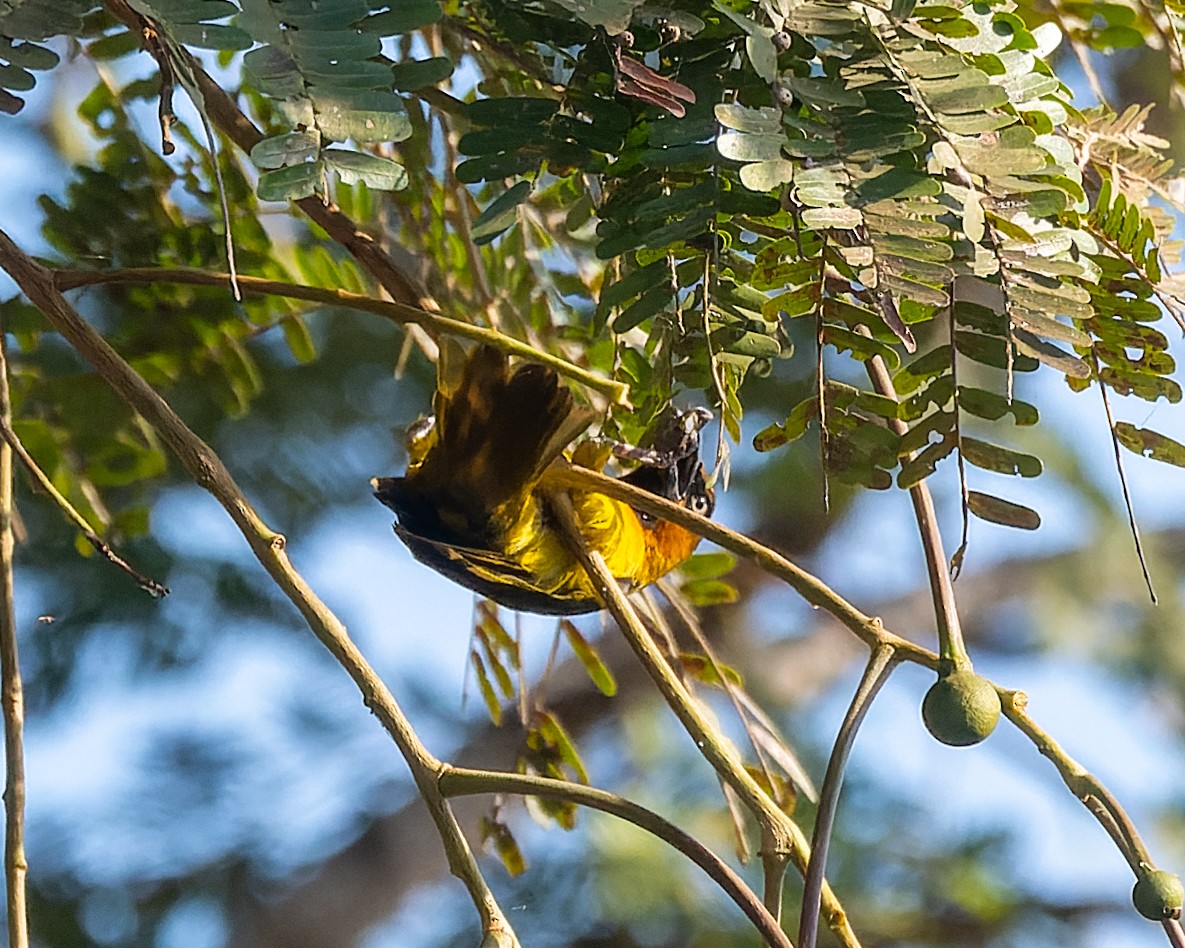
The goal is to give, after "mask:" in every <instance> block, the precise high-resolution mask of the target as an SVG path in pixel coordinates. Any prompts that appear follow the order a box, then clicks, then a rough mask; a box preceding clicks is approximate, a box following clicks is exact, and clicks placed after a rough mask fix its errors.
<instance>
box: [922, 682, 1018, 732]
mask: <svg viewBox="0 0 1185 948" xmlns="http://www.w3.org/2000/svg"><path fill="white" fill-rule="evenodd" d="M922 719H923V720H924V721H925V722H926V730H927V731H929V732H930V733H931V734H932V735H933V736H934V737H935V738H937V739H938V740H940V741H942V743H943V744H950V745H951V746H952V747H966V746H967V745H969V744H978V743H979V742H980V741H982V740H983V739H984V738H986V737H987V736H988V735H989V734H991V733H992V731H994V730H995V729H996V724H997V722H999V720H1000V696H999V695H998V694H996V689H995V688H994V687H993V686H992V684H991V682H989V681H988V680H987V679H986V678H980V677H979V676H978V675H977V674H975V672H973V671H971V669H969V668H958V669H955V670H954V671H953V672H951V673H950V674H948V675H943V676H941V677H940V678H939V679H938V681H936V682H935V683H934V684H933V685H932V686H931V687H930V690H929V691H927V692H926V697H925V699H924V700H923V701H922Z"/></svg>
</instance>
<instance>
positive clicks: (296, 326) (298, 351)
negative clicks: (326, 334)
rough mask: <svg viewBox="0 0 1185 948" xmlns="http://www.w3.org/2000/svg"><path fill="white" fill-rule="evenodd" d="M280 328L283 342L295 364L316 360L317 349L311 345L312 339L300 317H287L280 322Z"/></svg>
mask: <svg viewBox="0 0 1185 948" xmlns="http://www.w3.org/2000/svg"><path fill="white" fill-rule="evenodd" d="M280 327H281V329H283V331H284V340H285V341H286V342H287V343H288V349H289V350H290V351H291V352H292V356H293V358H294V359H296V361H297V362H304V363H308V362H312V361H314V360H315V359H316V358H317V347H316V346H315V345H313V337H312V336H311V335H310V334H309V327H308V326H306V325H305V322H304V320H303V319H301V318H300V316H289V317H287V318H285V319H282V320H280Z"/></svg>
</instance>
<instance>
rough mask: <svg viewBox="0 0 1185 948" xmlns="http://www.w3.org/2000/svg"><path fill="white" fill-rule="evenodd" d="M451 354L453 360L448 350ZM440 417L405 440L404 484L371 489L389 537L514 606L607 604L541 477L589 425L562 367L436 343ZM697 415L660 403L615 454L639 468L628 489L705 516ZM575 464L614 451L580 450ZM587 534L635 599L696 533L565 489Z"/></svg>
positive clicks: (708, 495) (710, 496)
mask: <svg viewBox="0 0 1185 948" xmlns="http://www.w3.org/2000/svg"><path fill="white" fill-rule="evenodd" d="M450 353H451V355H450ZM433 407H434V414H433V415H431V416H429V417H426V418H422V419H421V420H420V421H418V422H417V423H415V424H413V425H412V426H411V427H410V428H409V429H408V432H407V437H406V445H407V449H408V465H407V470H406V472H405V473H404V475H403V476H402V477H376V478H373V479H372V480H371V486H372V487H373V489H374V496H375V497H376V498H377V499H378V500H379V501H381V502H382V503H383V504H385V505H386V506H387V507H389V508H390V509H391V510H392V511H394V513H395V516H396V518H397V521H396V523H395V524H394V530H395V533H396V535H397V536H398V537H399V539H400V540H402V541H403V543H404V544H406V546H407V547H408V549H409V550H410V551H411V553H412V555H413V556H415V558H416V559H418V560H419V561H420V562H422V563H424V564H425V565H427V566H429V567H431V568H432V569H434V570H436V571H437V572H439V573H441V574H443V575H445V576H447V577H448V578H449V579H452V580H454V581H455V582H457V583H459V584H461V585H462V586H465V587H466V588H468V589H471V590H473V591H474V592H476V593H479V594H480V595H482V596H485V597H487V598H489V599H492V600H494V601H495V602H497V603H500V604H501V605H504V606H506V607H508V608H510V609H515V610H518V611H521V612H533V613H539V614H543V615H577V614H580V613H587V612H595V611H597V610H598V609H600V608H601V602H600V600H599V599H598V597H597V594H596V592H595V589H594V585H593V582H592V580H591V579H590V578H589V577H588V575H587V573H586V572H585V570H584V568H583V567H582V566H581V564H580V562H579V561H578V560H577V559H576V557H575V555H574V554H573V552H572V551H571V549H570V547H569V544H568V542H567V541H566V538H565V536H564V535H563V534H562V533H561V531H560V528H559V526H558V523H557V520H556V515H555V513H554V511H553V510H552V508H551V505H550V503H549V500H548V497H547V494H546V493H545V492H544V491H543V490H542V488H541V487H540V478H541V477H542V476H543V474H544V472H545V471H546V470H547V469H548V468H549V467H550V466H551V465H553V464H563V463H568V462H567V458H566V457H565V455H564V451H565V449H566V448H568V447H569V445H571V444H572V442H573V441H575V440H576V439H577V438H578V437H579V436H580V435H581V434H583V432H584V431H585V429H587V428H588V426H589V425H590V424H591V422H592V420H593V418H594V417H595V415H594V412H593V411H592V410H591V409H588V408H585V407H582V406H579V405H577V404H576V402H575V400H574V398H573V396H572V392H571V390H570V389H569V388H568V387H567V385H565V384H564V383H563V382H562V381H561V380H560V379H559V377H558V375H557V374H556V372H555V371H554V370H553V369H552V368H550V367H548V366H544V365H541V364H538V363H535V362H520V363H518V364H517V365H513V366H512V365H511V363H510V360H509V358H508V357H507V355H506V354H505V353H504V352H502V351H501V350H500V349H498V348H496V347H494V346H491V345H488V344H482V345H479V346H477V347H476V348H474V349H472V350H471V351H470V352H469V353H468V354H465V353H464V352H463V351H459V346H457V344H455V343H453V344H450V345H449V346H446V347H442V349H441V357H440V360H439V362H438V366H437V391H436V395H435V398H434V405H433ZM710 419H711V413H710V412H708V411H707V410H706V409H703V408H694V409H691V410H689V411H683V412H680V411H676V410H675V409H673V408H668V409H667V410H666V411H665V412H664V413H662V414H661V415H660V416H659V419H658V421H657V422H656V423H655V424H654V425H653V426H652V428H651V430H650V431H649V432H648V436H647V437H644V438H643V439H642V446H639V447H635V446H626V445H620V446H616V453H617V454H618V455H619V456H620V457H624V458H625V459H628V460H633V461H637V462H638V465H637V467H635V468H634V469H633V470H631V471H629V472H628V473H626V474H624V475H623V476H622V478H621V479H622V480H623V481H624V482H626V483H629V484H633V485H634V486H635V487H639V488H642V489H643V490H646V491H649V492H651V493H653V494H656V495H658V496H660V497H665V498H666V499H668V500H672V501H674V502H676V503H679V504H681V505H683V506H684V507H686V508H688V509H689V510H692V511H695V512H696V513H699V514H702V515H704V516H711V514H712V511H713V509H714V507H715V492H714V490H713V488H712V487H710V486H709V484H708V482H707V476H706V474H705V472H704V467H703V464H702V463H701V462H700V459H699V440H700V439H699V432H700V429H701V428H703V426H704V425H705V424H706V423H707V422H708V421H709V420H710ZM593 444H594V442H590V441H587V440H586V441H583V442H581V445H580V446H579V448H578V449H577V456H578V458H579V457H580V456H583V457H585V458H586V459H588V458H592V457H599V459H600V462H601V464H602V465H603V464H604V462H605V460H606V458H607V454H608V453H609V452H601V451H598V450H597V449H591V450H589V449H586V450H581V449H582V448H586V446H589V445H593ZM570 496H571V500H572V506H573V511H574V513H575V518H576V522H577V524H578V525H579V529H580V533H581V536H582V537H583V539H584V542H585V543H586V544H587V545H588V548H589V549H590V550H596V551H598V552H599V553H600V554H601V555H602V556H603V557H604V559H605V563H606V565H607V566H608V569H609V572H610V573H612V574H613V576H614V577H616V578H617V579H618V580H619V581H622V582H623V583H624V584H625V585H626V586H627V587H628V589H629V590H631V591H632V590H634V589H640V588H642V587H644V586H648V585H650V584H651V583H653V582H655V581H656V580H658V579H660V578H662V577H663V576H665V575H666V574H667V573H669V572H670V571H671V570H672V569H674V568H675V567H677V566H678V565H679V564H681V563H682V562H683V561H684V560H686V559H687V558H688V557H689V556H691V554H692V552H693V551H694V550H695V547H696V545H697V544H698V543H699V537H698V536H697V535H696V534H694V533H692V532H691V531H689V530H686V529H684V528H683V527H681V526H678V525H676V524H674V523H671V522H669V521H666V520H663V519H661V518H657V517H654V516H652V515H651V514H648V513H645V512H643V511H639V510H636V509H635V508H633V507H631V506H630V505H628V504H625V503H622V502H621V501H618V500H614V499H613V498H610V497H608V496H606V495H604V494H601V493H598V492H596V491H582V490H573V491H570Z"/></svg>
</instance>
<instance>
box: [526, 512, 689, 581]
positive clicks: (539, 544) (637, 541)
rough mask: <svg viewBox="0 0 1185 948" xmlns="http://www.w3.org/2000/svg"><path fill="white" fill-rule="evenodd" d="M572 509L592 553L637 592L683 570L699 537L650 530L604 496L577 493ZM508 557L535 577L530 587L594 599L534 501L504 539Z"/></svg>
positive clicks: (662, 525) (663, 527)
mask: <svg viewBox="0 0 1185 948" xmlns="http://www.w3.org/2000/svg"><path fill="white" fill-rule="evenodd" d="M571 497H572V506H573V510H574V513H575V514H576V521H577V523H579V524H580V532H581V534H582V535H583V537H584V541H585V543H586V544H588V547H589V549H590V550H596V551H597V552H599V553H600V554H601V556H603V557H604V559H605V563H606V565H607V566H608V568H609V572H610V573H612V574H613V576H615V577H616V578H617V579H619V580H624V581H626V582H628V583H629V584H630V585H631V586H632V587H633V588H635V589H638V588H641V587H643V586H648V585H649V584H650V583H652V582H654V581H655V580H656V579H659V578H660V577H662V576H665V575H666V574H667V573H668V572H670V571H671V570H672V569H673V568H674V567H676V566H678V565H679V564H680V563H682V562H683V560H685V559H686V558H687V557H688V556H690V555H691V552H692V550H694V549H695V546H696V544H697V543H698V542H699V538H698V537H696V536H694V535H693V534H690V533H687V531H684V530H682V529H681V528H679V527H675V526H674V525H673V524H670V523H667V522H665V521H659V522H658V523H657V524H654V525H651V526H646V525H644V524H643V523H642V521H641V520H640V519H639V517H638V515H637V513H635V512H634V510H633V508H632V507H629V506H628V505H626V504H623V503H620V502H619V501H615V500H612V499H610V498H609V497H606V496H605V495H604V494H597V493H588V492H583V491H574V492H573V493H572V494H571ZM504 549H505V553H506V555H507V556H508V557H509V558H510V559H512V560H514V561H515V562H517V563H518V564H520V565H521V566H522V568H523V569H524V571H525V572H527V573H528V574H530V576H531V578H532V579H531V584H532V585H533V586H535V587H536V588H538V589H539V590H541V591H543V592H546V593H548V594H550V595H553V596H556V597H558V598H564V599H573V598H577V599H595V598H596V595H595V593H594V591H593V584H592V583H591V582H590V581H589V578H588V576H587V574H586V573H585V571H584V570H583V568H581V566H580V564H579V563H578V562H577V561H576V559H575V558H574V557H573V556H572V554H571V553H570V552H569V550H568V547H567V544H566V543H565V541H564V539H563V537H562V536H561V534H560V532H559V530H558V529H557V528H556V527H555V526H554V525H552V524H549V523H547V522H546V518H545V517H544V514H543V510H542V508H541V506H540V504H539V503H538V501H537V499H536V498H534V497H532V498H530V500H529V501H528V503H527V505H526V506H525V507H524V509H523V511H522V514H521V515H520V517H518V518H517V522H516V523H515V526H514V527H513V528H512V529H511V530H509V531H508V532H507V534H506V538H505V547H504Z"/></svg>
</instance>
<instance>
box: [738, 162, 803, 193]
mask: <svg viewBox="0 0 1185 948" xmlns="http://www.w3.org/2000/svg"><path fill="white" fill-rule="evenodd" d="M740 177H741V184H743V185H744V186H745V187H746V188H748V189H749V190H750V191H760V192H766V191H772V190H773V189H774V188H777V187H780V186H781V185H783V184H789V183H790V182H791V181H793V180H794V164H793V162H790V161H787V160H786V159H785V158H776V159H773V160H771V161H758V162H754V163H753V164H749V165H745V166H744V167H743V168H741V172H740Z"/></svg>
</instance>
